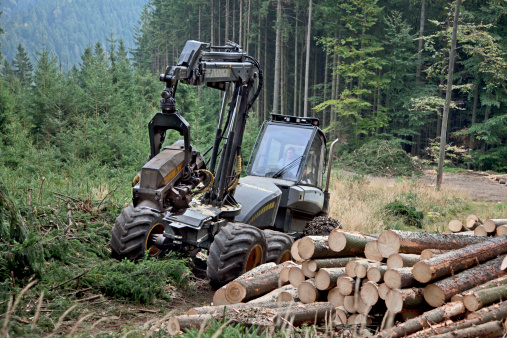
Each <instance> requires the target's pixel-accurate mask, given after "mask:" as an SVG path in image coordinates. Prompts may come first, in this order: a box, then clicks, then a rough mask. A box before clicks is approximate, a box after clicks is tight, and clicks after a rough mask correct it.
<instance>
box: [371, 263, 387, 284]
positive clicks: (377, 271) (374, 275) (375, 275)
mask: <svg viewBox="0 0 507 338" xmlns="http://www.w3.org/2000/svg"><path fill="white" fill-rule="evenodd" d="M388 269H389V268H388V267H387V266H385V265H380V266H375V267H371V268H369V269H368V271H367V272H366V278H367V279H368V280H369V281H372V282H375V283H382V282H384V275H385V273H386V271H387V270H388Z"/></svg>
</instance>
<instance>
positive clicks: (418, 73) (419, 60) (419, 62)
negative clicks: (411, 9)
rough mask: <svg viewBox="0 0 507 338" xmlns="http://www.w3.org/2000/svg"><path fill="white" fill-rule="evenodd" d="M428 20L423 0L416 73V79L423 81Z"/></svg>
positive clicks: (423, 0)
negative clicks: (425, 35)
mask: <svg viewBox="0 0 507 338" xmlns="http://www.w3.org/2000/svg"><path fill="white" fill-rule="evenodd" d="M425 21H426V6H425V0H421V17H420V19H419V46H418V48H417V70H416V73H415V81H416V82H418V83H419V82H420V81H421V69H422V52H423V46H424V41H423V37H424V22H425Z"/></svg>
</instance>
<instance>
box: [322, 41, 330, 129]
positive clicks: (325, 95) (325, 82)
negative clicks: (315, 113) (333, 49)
mask: <svg viewBox="0 0 507 338" xmlns="http://www.w3.org/2000/svg"><path fill="white" fill-rule="evenodd" d="M328 68H329V53H328V51H327V50H326V62H325V63H324V97H323V100H322V102H326V101H327V82H328V73H329V71H328ZM327 111H328V109H324V110H323V111H322V127H321V128H322V129H324V128H326V114H327Z"/></svg>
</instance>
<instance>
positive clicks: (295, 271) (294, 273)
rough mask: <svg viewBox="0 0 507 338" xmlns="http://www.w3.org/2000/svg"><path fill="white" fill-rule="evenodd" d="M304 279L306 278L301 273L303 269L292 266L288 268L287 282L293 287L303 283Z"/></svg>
mask: <svg viewBox="0 0 507 338" xmlns="http://www.w3.org/2000/svg"><path fill="white" fill-rule="evenodd" d="M305 279H306V277H305V274H304V273H303V270H301V268H299V267H292V268H291V269H290V270H289V282H290V284H291V285H292V286H293V287H295V288H297V287H299V285H301V283H303V282H304V281H305Z"/></svg>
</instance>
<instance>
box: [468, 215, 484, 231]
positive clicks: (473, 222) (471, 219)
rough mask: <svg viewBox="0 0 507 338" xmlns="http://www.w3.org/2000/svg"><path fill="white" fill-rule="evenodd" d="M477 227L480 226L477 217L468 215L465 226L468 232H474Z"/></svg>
mask: <svg viewBox="0 0 507 338" xmlns="http://www.w3.org/2000/svg"><path fill="white" fill-rule="evenodd" d="M479 225H482V221H481V220H480V219H479V217H477V215H468V217H467V220H466V224H465V226H466V227H467V229H468V230H474V229H475V228H477V227H478V226H479Z"/></svg>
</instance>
